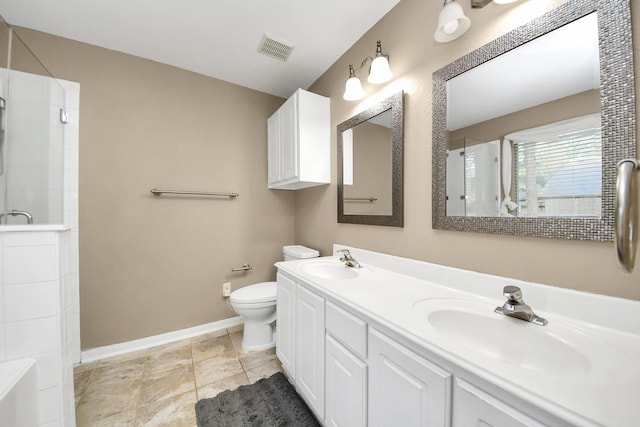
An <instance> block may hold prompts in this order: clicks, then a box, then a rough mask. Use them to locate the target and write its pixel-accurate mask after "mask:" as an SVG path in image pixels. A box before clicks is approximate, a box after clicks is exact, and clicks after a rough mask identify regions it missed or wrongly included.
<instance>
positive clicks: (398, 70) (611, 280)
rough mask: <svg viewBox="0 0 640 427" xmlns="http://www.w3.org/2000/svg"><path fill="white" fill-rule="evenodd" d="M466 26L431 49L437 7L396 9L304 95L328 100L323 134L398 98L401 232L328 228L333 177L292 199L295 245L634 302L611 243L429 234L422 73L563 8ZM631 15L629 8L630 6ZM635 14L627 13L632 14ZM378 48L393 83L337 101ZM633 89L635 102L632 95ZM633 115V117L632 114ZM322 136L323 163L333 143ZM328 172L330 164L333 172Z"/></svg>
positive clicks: (405, 0) (639, 292)
mask: <svg viewBox="0 0 640 427" xmlns="http://www.w3.org/2000/svg"><path fill="white" fill-rule="evenodd" d="M462 3H463V4H464V7H465V11H466V13H467V15H468V16H469V17H470V19H471V21H472V25H471V29H470V30H469V32H468V33H467V34H465V35H464V36H463V37H462V38H460V39H458V40H456V41H454V42H451V43H447V44H438V43H437V42H435V41H434V40H433V32H434V31H435V25H436V19H437V16H438V13H439V11H440V9H441V7H442V2H439V1H424V0H402V1H401V2H400V3H399V4H398V5H397V6H396V7H395V8H394V9H393V10H392V11H391V12H390V13H389V14H387V16H385V17H384V18H383V19H382V20H381V21H380V22H379V23H378V24H377V25H375V26H374V27H373V28H372V29H371V30H370V31H369V32H368V33H367V34H365V35H364V36H363V37H362V39H361V40H360V41H358V42H357V43H356V44H355V45H354V46H353V47H352V48H351V49H349V50H348V51H347V52H346V53H345V55H344V56H343V57H342V58H340V59H339V60H338V61H337V62H336V64H334V66H333V67H331V68H330V69H329V70H328V71H327V72H326V73H325V74H324V75H323V76H322V77H321V78H320V79H319V80H318V81H316V83H315V84H314V85H313V86H312V87H311V90H313V91H315V92H318V93H320V94H322V95H325V96H329V97H331V115H332V126H334V129H335V126H336V125H337V124H338V123H341V122H343V121H345V120H346V119H348V118H349V117H351V116H352V115H354V114H355V113H358V112H359V111H361V110H362V109H364V108H366V107H367V105H369V104H370V103H371V101H372V99H382V98H384V96H387V95H389V94H390V93H393V92H395V91H397V90H398V89H403V90H405V91H406V95H405V108H404V118H405V122H404V123H405V140H404V141H405V156H404V166H405V169H404V171H405V172H404V173H405V175H404V185H405V205H404V206H405V226H404V228H396V227H380V226H367V225H353V224H338V223H336V219H335V218H336V185H335V183H336V168H335V167H333V168H332V170H333V177H332V183H333V184H332V185H330V186H328V187H321V188H314V189H307V190H304V191H300V192H298V193H297V195H296V240H297V242H298V243H299V244H305V245H310V246H314V247H316V248H318V249H319V250H321V252H322V254H323V255H328V254H330V253H331V252H330V251H331V244H332V243H334V242H339V243H343V244H346V245H353V246H355V247H361V248H366V249H370V250H374V251H381V252H385V253H390V254H394V255H399V256H404V257H410V258H415V259H420V260H425V261H429V262H435V263H440V264H444V265H450V266H455V267H461V268H466V269H470V270H475V271H480V272H486V273H492V274H498V275H504V276H508V277H514V278H518V279H524V280H528V281H534V282H542V283H546V284H549V285H553V286H559V287H566V288H572V289H578V290H584V291H589V292H596V293H601V294H607V295H613V296H619V297H626V298H632V299H640V269H636V272H635V273H633V274H631V275H628V274H625V273H622V272H621V271H620V270H619V269H618V268H617V266H616V261H615V255H614V248H613V243H601V242H581V241H568V240H557V239H543V238H525V237H516V236H501V235H488V234H476V233H463V232H451V231H439V230H433V229H432V228H431V144H432V139H431V138H432V137H431V131H432V127H431V120H432V117H431V99H432V92H431V91H432V78H431V76H432V73H433V72H434V71H436V70H438V69H440V68H442V67H443V66H445V65H446V64H448V63H450V62H451V61H453V60H455V59H457V58H459V57H460V56H462V55H464V54H466V53H468V52H470V51H472V50H474V49H476V48H478V47H480V46H482V45H483V44H485V43H487V42H489V41H491V40H493V39H495V38H496V37H498V36H500V35H501V34H504V33H505V32H507V31H509V30H511V29H514V28H516V27H518V26H519V25H522V24H524V23H526V22H528V21H529V20H531V19H532V18H534V17H536V16H539V15H541V14H543V13H544V12H546V11H548V10H551V9H552V8H554V7H556V6H558V5H560V4H562V3H564V1H561V0H555V1H553V0H529V1H520V2H518V3H515V4H513V5H509V6H499V5H496V4H490V5H488V6H486V7H485V8H484V9H479V10H470V9H469V2H462ZM632 6H635V5H632ZM636 9H637V8H636ZM636 9H634V10H633V11H632V13H633V23H634V28H635V29H636V34H635V36H634V46H635V61H636V75H637V76H640V67H639V66H638V64H639V61H640V52H639V51H638V49H639V47H640V40H639V39H638V36H639V35H640V9H638V10H636ZM376 40H382V45H383V49H384V51H385V53H388V54H389V55H390V62H391V67H392V71H393V73H394V79H393V80H392V81H391V82H390V83H389V84H387V85H383V86H372V85H370V84H368V83H366V79H364V78H362V81H363V85H364V89H365V90H366V91H367V94H368V95H370V96H369V98H366V99H365V100H364V101H362V102H355V103H354V102H347V101H344V100H342V93H343V91H344V82H345V76H346V73H347V70H348V64H349V63H357V61H360V60H361V59H362V58H364V57H366V56H367V55H371V54H372V53H373V51H374V49H375V42H376ZM638 81H640V77H637V80H636V92H637V93H640V92H639V91H638ZM636 108H637V109H638V107H637V106H636ZM335 139H336V137H335V132H333V133H332V150H333V151H332V153H333V154H332V159H334V160H333V161H334V162H335V157H336V154H335V153H336V150H335V147H336V141H335ZM334 165H335V163H334Z"/></svg>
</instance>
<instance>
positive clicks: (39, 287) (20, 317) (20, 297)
mask: <svg viewBox="0 0 640 427" xmlns="http://www.w3.org/2000/svg"><path fill="white" fill-rule="evenodd" d="M57 294H58V283H57V282H41V283H27V284H20V285H5V286H4V321H5V322H7V323H8V322H20V321H24V320H29V319H38V318H42V317H51V316H55V315H57V314H58V309H59V301H58V295H57Z"/></svg>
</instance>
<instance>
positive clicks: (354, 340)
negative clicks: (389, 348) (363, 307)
mask: <svg viewBox="0 0 640 427" xmlns="http://www.w3.org/2000/svg"><path fill="white" fill-rule="evenodd" d="M326 310H327V312H326V321H327V331H328V332H329V333H330V334H331V336H333V337H334V338H335V339H337V340H338V341H340V342H341V343H342V345H344V346H345V347H347V348H348V349H349V350H351V351H352V352H353V353H354V354H356V355H357V356H358V357H360V358H362V359H365V358H366V357H367V323H366V322H365V321H363V320H360V319H358V318H357V317H355V316H354V315H353V314H349V313H347V312H346V311H344V310H343V309H341V308H340V307H338V306H336V305H334V304H331V303H330V302H327V309H326Z"/></svg>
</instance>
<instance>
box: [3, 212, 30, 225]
mask: <svg viewBox="0 0 640 427" xmlns="http://www.w3.org/2000/svg"><path fill="white" fill-rule="evenodd" d="M7 215H11V216H18V215H22V216H24V217H26V218H27V224H33V217H32V216H31V214H30V213H29V212H27V211H17V210H15V209H14V210H12V211H8V212H5V213H0V222H1V221H2V218H3V217H5V216H7Z"/></svg>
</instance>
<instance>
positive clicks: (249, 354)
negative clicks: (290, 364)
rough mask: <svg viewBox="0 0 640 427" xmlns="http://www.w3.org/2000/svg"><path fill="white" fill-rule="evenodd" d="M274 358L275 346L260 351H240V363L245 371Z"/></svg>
mask: <svg viewBox="0 0 640 427" xmlns="http://www.w3.org/2000/svg"><path fill="white" fill-rule="evenodd" d="M274 360H276V349H275V347H273V348H269V349H267V350H262V351H243V352H241V353H240V363H242V367H243V368H244V370H245V371H248V370H249V369H253V368H255V367H258V366H260V365H264V364H265V363H268V362H272V361H274Z"/></svg>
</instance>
